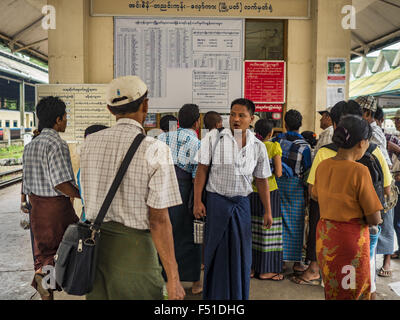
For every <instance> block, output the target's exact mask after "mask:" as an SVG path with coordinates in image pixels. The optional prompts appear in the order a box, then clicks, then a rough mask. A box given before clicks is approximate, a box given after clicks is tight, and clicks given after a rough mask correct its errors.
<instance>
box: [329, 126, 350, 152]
mask: <svg viewBox="0 0 400 320" xmlns="http://www.w3.org/2000/svg"><path fill="white" fill-rule="evenodd" d="M349 139H350V134H349V132H348V131H347V129H346V128H343V127H337V128H336V129H335V132H334V133H333V137H332V141H333V142H334V143H335V144H336V145H337V146H338V147H339V148H342V147H344V146H345V145H346V143H347V142H348V141H349Z"/></svg>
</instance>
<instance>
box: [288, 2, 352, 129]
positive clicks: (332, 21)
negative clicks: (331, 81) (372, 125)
mask: <svg viewBox="0 0 400 320" xmlns="http://www.w3.org/2000/svg"><path fill="white" fill-rule="evenodd" d="M351 3H352V1H351V0H329V1H326V0H311V19H310V20H289V21H288V40H287V48H288V49H287V75H288V83H287V110H289V109H296V110H298V111H300V112H301V113H302V115H303V119H304V120H303V127H302V128H301V130H302V131H304V130H312V131H316V132H317V133H320V131H321V130H320V129H319V115H318V114H317V113H316V110H318V109H320V108H325V107H326V91H327V87H328V85H327V75H328V70H327V69H328V58H347V67H346V70H347V77H346V96H345V98H346V99H347V97H348V91H349V59H350V45H351V30H345V29H343V28H342V19H343V17H344V15H343V14H342V13H341V12H342V8H343V7H344V6H345V5H351Z"/></svg>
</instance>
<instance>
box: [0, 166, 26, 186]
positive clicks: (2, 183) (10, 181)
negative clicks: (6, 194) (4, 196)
mask: <svg viewBox="0 0 400 320" xmlns="http://www.w3.org/2000/svg"><path fill="white" fill-rule="evenodd" d="M18 173H21V175H20V176H17V177H12V178H11V179H7V180H4V181H0V189H2V188H6V187H8V186H11V185H13V184H14V183H18V182H21V181H22V169H15V170H11V171H7V172H2V173H0V179H1V178H3V177H5V176H10V175H16V174H18Z"/></svg>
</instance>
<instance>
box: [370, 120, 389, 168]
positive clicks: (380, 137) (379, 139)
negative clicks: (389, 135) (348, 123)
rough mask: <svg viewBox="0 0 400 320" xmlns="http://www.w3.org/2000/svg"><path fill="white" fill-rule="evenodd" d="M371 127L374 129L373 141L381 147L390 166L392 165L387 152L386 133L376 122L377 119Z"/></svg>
mask: <svg viewBox="0 0 400 320" xmlns="http://www.w3.org/2000/svg"><path fill="white" fill-rule="evenodd" d="M371 129H372V137H371V142H373V143H375V144H376V145H378V147H379V149H381V152H382V154H383V157H384V159H385V161H386V162H387V164H388V165H389V166H391V165H392V160H390V158H389V154H388V152H387V141H386V137H385V133H384V132H383V130H382V128H381V127H379V126H378V125H377V124H376V121H374V122H372V123H371Z"/></svg>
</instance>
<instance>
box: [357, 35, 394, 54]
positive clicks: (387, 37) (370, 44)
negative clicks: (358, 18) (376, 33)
mask: <svg viewBox="0 0 400 320" xmlns="http://www.w3.org/2000/svg"><path fill="white" fill-rule="evenodd" d="M353 35H355V34H354V32H352V36H353ZM399 36H400V30H396V31H394V32H391V33H389V34H387V35H384V36H382V37H380V38H378V39H375V40H373V41H370V42H368V43H365V44H364V45H362V44H361V43H360V47H358V48H354V49H353V51H356V52H360V51H362V50H363V49H364V48H365V46H367V47H368V48H371V47H374V46H376V45H379V44H381V43H384V42H386V41H389V40H391V39H393V38H396V37H399ZM354 40H356V39H355V38H354ZM356 41H357V40H356ZM357 42H359V41H357ZM364 53H368V52H365V50H364Z"/></svg>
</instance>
